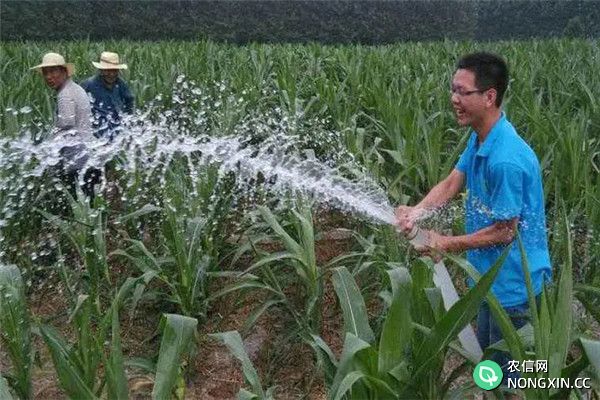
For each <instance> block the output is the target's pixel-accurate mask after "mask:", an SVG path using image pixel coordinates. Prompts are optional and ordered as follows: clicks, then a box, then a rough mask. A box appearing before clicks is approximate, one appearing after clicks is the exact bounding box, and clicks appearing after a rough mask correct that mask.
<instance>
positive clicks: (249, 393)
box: [209, 331, 275, 400]
mask: <svg viewBox="0 0 600 400" xmlns="http://www.w3.org/2000/svg"><path fill="white" fill-rule="evenodd" d="M209 336H211V337H213V338H215V339H218V340H220V341H221V342H223V344H225V345H226V346H227V348H228V349H229V351H230V352H231V354H233V356H235V358H237V359H238V360H239V361H240V363H241V364H242V371H243V373H244V380H245V382H246V383H247V384H248V385H250V388H251V390H248V389H244V388H241V389H240V391H239V392H238V399H240V400H250V399H257V400H273V399H274V397H273V391H274V390H275V388H274V387H271V388H269V389H267V390H266V391H265V390H264V389H263V387H262V385H261V383H260V377H259V376H258V372H257V371H256V368H254V365H252V361H250V358H249V357H248V354H247V353H246V350H245V349H244V343H243V342H242V337H241V336H240V334H239V332H238V331H229V332H221V333H214V334H211V335H209Z"/></svg>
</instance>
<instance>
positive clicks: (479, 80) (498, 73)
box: [456, 52, 508, 107]
mask: <svg viewBox="0 0 600 400" xmlns="http://www.w3.org/2000/svg"><path fill="white" fill-rule="evenodd" d="M456 69H466V70H469V71H471V72H473V73H474V74H475V85H476V86H477V89H479V90H487V89H491V88H494V89H496V92H497V93H498V94H497V96H496V106H497V107H500V105H501V104H502V98H503V97H504V92H506V88H507V87H508V67H507V66H506V63H505V62H504V60H503V59H502V57H500V56H498V55H496V54H492V53H485V52H479V53H472V54H467V55H466V56H463V57H462V58H461V59H460V60H458V63H457V64H456Z"/></svg>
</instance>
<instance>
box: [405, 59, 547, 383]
mask: <svg viewBox="0 0 600 400" xmlns="http://www.w3.org/2000/svg"><path fill="white" fill-rule="evenodd" d="M507 86H508V68H507V66H506V64H505V62H504V61H503V60H502V59H501V58H500V57H498V56H496V55H494V54H489V53H475V54H469V55H466V56H464V57H463V58H461V59H460V60H459V62H458V64H457V68H456V72H455V73H454V76H453V79H452V88H451V101H452V105H453V108H454V112H455V115H456V119H457V122H458V123H459V125H461V126H469V127H471V129H472V132H471V136H470V138H469V141H468V144H467V147H466V149H465V150H464V152H463V153H462V155H461V156H460V159H459V160H458V163H457V164H456V167H455V168H454V170H453V171H452V172H451V173H450V175H448V177H447V178H446V179H444V180H443V181H441V182H440V183H439V184H437V185H436V186H435V187H434V188H433V189H431V191H430V192H429V193H428V194H427V195H426V196H425V198H423V200H421V202H420V203H419V204H417V205H416V206H414V207H408V206H400V207H398V208H397V210H396V216H397V220H398V225H399V227H400V228H401V229H402V230H404V231H407V232H408V231H410V230H411V229H412V228H413V226H414V223H415V221H416V220H418V219H419V218H420V217H421V216H423V215H424V214H425V213H427V212H428V210H430V209H433V208H437V207H440V206H442V205H444V204H445V203H446V202H447V201H448V200H450V199H451V198H453V197H454V196H455V195H456V194H457V193H458V192H459V191H461V189H462V188H463V186H465V184H466V189H467V199H466V234H465V235H461V236H444V235H440V234H438V233H436V232H433V231H427V234H428V237H429V240H428V244H427V246H426V247H425V248H422V249H420V250H421V251H423V252H425V253H427V254H431V255H434V256H435V255H436V254H440V253H443V252H462V251H467V259H468V260H469V262H470V263H471V264H473V266H474V267H475V268H477V270H478V271H479V272H480V273H482V274H484V273H485V272H486V271H487V270H488V269H489V268H490V267H491V266H492V265H493V264H494V262H495V261H496V260H497V259H498V257H499V256H500V254H501V253H502V250H503V249H504V247H505V246H506V245H509V244H511V243H512V244H513V245H512V247H511V249H510V253H509V255H508V258H507V259H506V260H505V262H504V265H502V267H501V269H500V271H499V273H498V275H497V277H496V279H495V281H494V283H493V285H492V292H493V293H494V295H495V296H496V298H497V299H498V301H499V302H500V303H501V305H502V306H503V307H504V308H505V310H506V311H507V313H508V314H509V315H510V316H511V319H512V321H513V324H514V325H515V327H516V328H520V327H521V326H523V325H525V323H526V321H527V313H528V305H527V289H526V286H525V278H524V274H523V267H522V264H521V253H520V250H519V246H518V245H516V244H515V243H513V241H514V240H515V236H516V232H517V230H518V231H519V234H520V236H521V239H522V241H523V244H524V247H525V252H526V256H527V260H528V262H529V272H530V274H531V278H532V284H533V289H534V291H535V294H536V295H538V294H539V293H540V292H541V290H542V286H543V284H544V281H546V280H548V279H549V278H550V276H551V267H550V256H549V253H548V243H547V237H546V219H545V210H544V191H543V187H542V175H541V170H540V164H539V161H538V159H537V157H536V155H535V153H534V152H533V150H532V149H531V147H529V145H527V143H525V141H524V140H523V139H522V138H521V137H520V136H519V135H518V134H517V132H516V130H515V128H514V127H513V125H512V124H511V123H510V122H509V121H508V119H507V118H506V115H505V114H504V112H502V109H501V105H502V98H503V96H504V92H505V91H506V88H507ZM477 326H478V332H477V336H478V340H479V342H480V345H481V347H482V348H483V349H485V348H486V347H488V346H489V345H490V344H493V343H495V342H497V341H498V340H500V339H501V338H502V337H501V332H500V329H499V327H498V325H497V324H496V322H495V320H494V319H493V317H492V316H491V313H490V310H489V307H488V305H487V304H486V303H484V304H483V305H482V306H481V308H480V310H479V315H478V321H477ZM493 358H494V359H495V360H496V361H497V362H498V363H499V364H500V365H501V366H503V369H504V373H505V379H504V382H506V380H507V378H508V377H514V375H515V374H514V373H513V374H510V373H508V371H507V370H506V364H507V362H508V355H506V354H495V355H494V357H493Z"/></svg>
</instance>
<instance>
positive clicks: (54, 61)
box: [29, 53, 75, 76]
mask: <svg viewBox="0 0 600 400" xmlns="http://www.w3.org/2000/svg"><path fill="white" fill-rule="evenodd" d="M45 67H65V68H66V69H67V75H68V76H71V75H73V72H74V71H75V67H74V66H73V64H71V63H67V62H65V59H64V57H63V56H61V55H60V54H58V53H46V54H44V57H42V63H41V64H38V65H36V66H35V67H31V68H29V69H30V70H31V69H35V70H36V71H38V72H39V73H42V68H45Z"/></svg>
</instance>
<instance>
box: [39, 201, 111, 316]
mask: <svg viewBox="0 0 600 400" xmlns="http://www.w3.org/2000/svg"><path fill="white" fill-rule="evenodd" d="M66 196H67V198H68V200H69V204H70V209H71V215H70V216H59V215H54V214H50V213H49V212H47V211H45V210H41V209H38V212H39V213H40V214H42V215H43V216H44V217H45V218H46V219H47V220H48V221H49V222H50V224H52V225H53V226H54V227H56V228H57V229H58V230H59V232H60V233H61V234H63V235H64V236H65V237H66V238H68V240H69V242H70V243H71V245H72V246H73V248H74V250H75V251H76V253H77V255H78V256H79V259H80V260H81V262H82V263H83V266H84V271H85V273H84V275H83V279H81V281H83V282H84V285H83V286H84V287H83V288H82V289H83V291H84V292H85V293H86V295H87V296H89V298H90V300H91V302H92V304H93V305H94V306H95V307H96V309H97V311H98V312H99V311H100V291H101V285H102V284H103V283H106V284H110V274H109V268H108V262H107V256H106V239H105V236H104V233H105V231H106V219H105V217H104V215H103V213H102V212H101V211H100V210H99V209H94V208H92V207H91V206H90V204H89V202H88V199H86V198H85V197H84V196H83V194H82V192H81V191H80V190H77V195H76V197H75V198H74V197H72V196H71V195H70V194H69V193H66ZM77 280H78V281H79V280H80V279H77ZM65 283H68V282H65ZM67 287H68V290H71V291H73V288H71V287H70V286H67Z"/></svg>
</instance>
